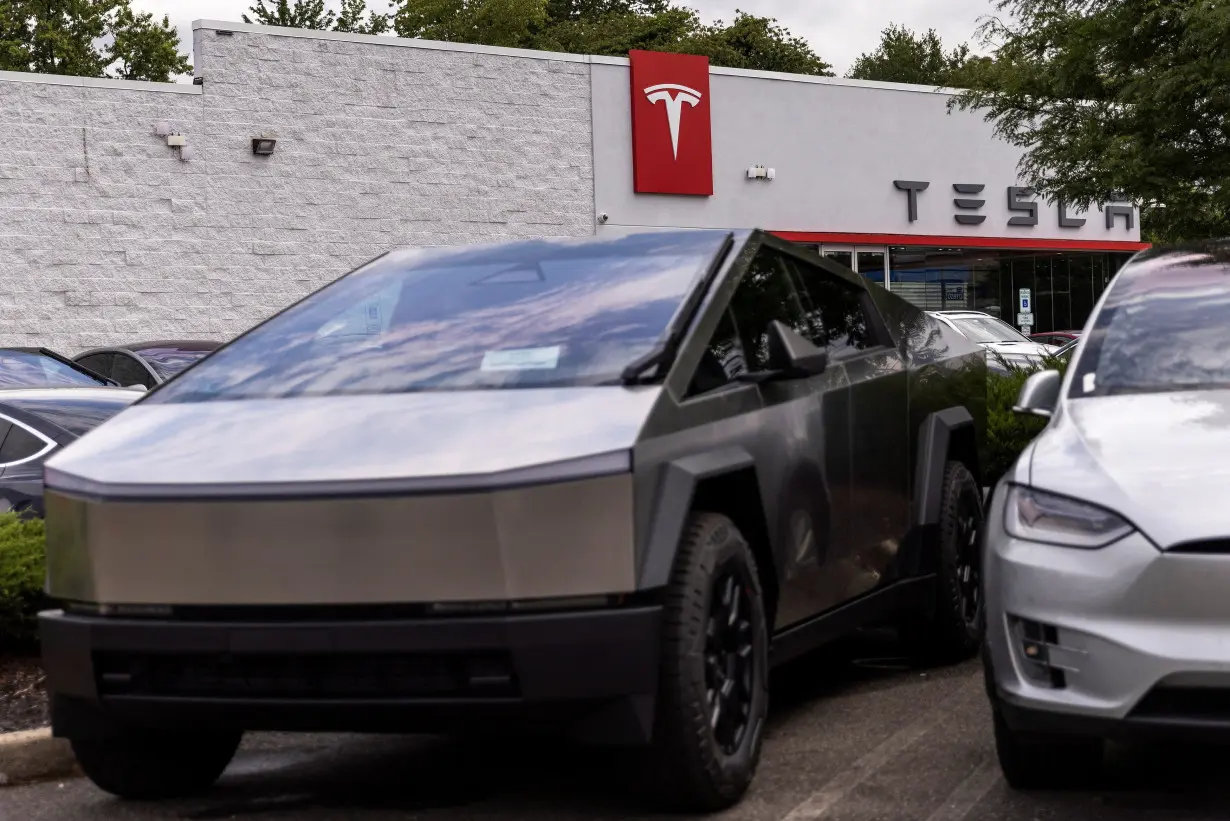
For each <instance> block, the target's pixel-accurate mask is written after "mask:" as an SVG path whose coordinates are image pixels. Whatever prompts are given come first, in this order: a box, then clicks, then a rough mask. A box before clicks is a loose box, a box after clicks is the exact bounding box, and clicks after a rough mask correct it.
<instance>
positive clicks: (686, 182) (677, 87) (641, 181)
mask: <svg viewBox="0 0 1230 821" xmlns="http://www.w3.org/2000/svg"><path fill="white" fill-rule="evenodd" d="M628 58H629V61H630V71H629V74H630V75H631V77H632V168H633V172H632V173H633V190H635V191H636V193H638V194H685V195H692V196H700V197H709V196H712V195H713V132H712V125H711V122H712V121H711V119H710V116H709V58H708V57H697V56H693V55H690V54H664V53H661V52H656V51H630V52H628Z"/></svg>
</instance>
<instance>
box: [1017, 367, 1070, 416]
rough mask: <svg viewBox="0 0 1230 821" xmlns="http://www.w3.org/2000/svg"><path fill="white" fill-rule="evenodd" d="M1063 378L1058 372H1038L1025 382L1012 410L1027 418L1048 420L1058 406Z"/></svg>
mask: <svg viewBox="0 0 1230 821" xmlns="http://www.w3.org/2000/svg"><path fill="white" fill-rule="evenodd" d="M1062 382H1063V377H1062V376H1061V375H1060V373H1059V371H1038V372H1037V373H1035V374H1032V375H1031V376H1030V377H1029V378H1028V379H1026V380H1025V384H1024V385H1022V386H1021V392H1020V394H1018V395H1017V398H1016V404H1015V405H1013V406H1012V410H1013V411H1014V412H1016V413H1020V414H1024V415H1027V416H1041V417H1042V418H1043V419H1050V418H1051V415H1052V414H1054V413H1055V408H1056V407H1058V406H1059V386H1060V384H1061V383H1062Z"/></svg>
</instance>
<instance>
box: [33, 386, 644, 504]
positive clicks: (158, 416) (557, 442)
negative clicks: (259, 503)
mask: <svg viewBox="0 0 1230 821" xmlns="http://www.w3.org/2000/svg"><path fill="white" fill-rule="evenodd" d="M660 392H661V388H660V387H646V388H635V389H632V388H623V387H602V388H558V389H519V390H485V391H450V392H439V393H410V394H393V395H372V396H335V397H309V398H294V399H268V400H246V401H235V402H201V403H192V404H169V405H161V404H152V403H139V404H137V405H134V406H133V407H130V408H128V409H127V410H126V411H125V412H124V413H122V414H120V415H118V416H116V417H115V418H113V419H111V420H109V421H108V422H106V423H104V424H103V425H101V426H99V427H98V428H96V429H95V430H93V431H91V432H90V433H88V434H86V435H85V436H83V437H82V438H81V439H79V440H77V441H76V442H74V443H73V444H71V445H69V446H68V447H66V448H65V449H64V450H63V451H61V452H60V453H58V454H56V455H55V456H53V457H52V458H51V459H50V460H48V462H47V465H46V483H47V485H48V487H50V488H52V489H59V490H64V491H68V492H76V493H84V494H90V495H100V496H137V497H151V496H155V497H157V496H171V497H183V496H233V495H244V494H252V493H259V494H262V495H263V494H270V495H295V494H301V493H321V494H328V493H331V492H359V493H363V492H380V491H393V490H396V491H406V492H409V491H414V490H445V489H463V488H466V487H474V486H475V485H476V484H484V483H487V482H497V483H501V484H502V483H508V482H530V481H547V480H553V479H563V478H569V477H570V476H579V475H591V474H594V473H610V472H616V471H617V470H627V469H629V458H630V457H629V454H628V451H629V449H630V448H631V447H632V446H633V445H634V444H635V443H636V439H637V436H638V435H639V433H640V430H641V428H642V426H643V424H644V422H645V419H646V418H647V417H648V415H649V412H650V410H651V409H652V407H653V405H654V402H655V401H656V400H657V397H658V395H659V394H660ZM590 457H595V458H590ZM595 459H596V461H595Z"/></svg>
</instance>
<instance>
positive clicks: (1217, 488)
mask: <svg viewBox="0 0 1230 821" xmlns="http://www.w3.org/2000/svg"><path fill="white" fill-rule="evenodd" d="M1227 436H1230V391H1185V392H1176V393H1164V394H1139V395H1133V396H1106V397H1093V398H1089V399H1074V400H1064V402H1063V405H1062V409H1061V412H1060V414H1059V415H1057V416H1056V417H1055V419H1054V421H1053V422H1052V424H1051V425H1050V426H1048V427H1047V429H1046V431H1045V432H1044V433H1043V434H1042V435H1041V436H1040V437H1038V439H1037V440H1036V442H1035V447H1034V449H1033V454H1032V461H1031V464H1030V474H1029V475H1030V483H1031V484H1032V485H1034V486H1035V487H1037V488H1039V489H1041V490H1051V491H1054V492H1056V493H1063V494H1066V495H1069V496H1073V497H1075V498H1078V499H1085V500H1088V501H1090V502H1093V503H1096V504H1099V505H1102V506H1104V507H1107V508H1110V509H1111V510H1114V511H1115V512H1117V513H1119V514H1120V515H1122V516H1124V517H1125V518H1127V519H1128V520H1129V521H1131V522H1132V523H1133V524H1135V525H1136V526H1137V527H1138V528H1140V529H1141V530H1142V531H1143V532H1144V533H1145V535H1147V536H1148V537H1149V538H1151V539H1152V540H1153V541H1154V542H1155V543H1156V544H1158V545H1159V546H1160V547H1162V548H1163V549H1165V548H1166V547H1169V546H1171V545H1175V544H1178V543H1180V542H1187V541H1193V540H1202V539H1216V538H1227V539H1230V512H1227V511H1226V509H1225V508H1223V507H1222V505H1223V504H1225V501H1224V498H1223V497H1224V495H1225V493H1224V488H1225V487H1226V484H1227V482H1230V460H1227V459H1226V455H1225V448H1224V447H1223V444H1224V443H1225V441H1226V439H1227Z"/></svg>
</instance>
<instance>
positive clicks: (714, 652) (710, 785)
mask: <svg viewBox="0 0 1230 821" xmlns="http://www.w3.org/2000/svg"><path fill="white" fill-rule="evenodd" d="M768 651H769V632H768V625H767V623H766V618H765V610H764V598H763V593H762V591H761V587H760V581H759V577H758V576H757V574H756V560H755V558H754V557H753V556H752V551H751V548H749V547H748V544H747V542H746V540H744V538H743V536H742V534H740V533H739V530H738V528H736V527H735V525H734V524H733V523H732V522H731V521H730V519H728V518H726V517H725V516H721V515H719V514H716V513H694V514H692V517H691V518H690V520H689V521H688V525H687V528H686V529H685V531H684V535H683V538H682V540H681V541H680V545H679V552H678V555H677V556H676V559H675V567H674V570H673V572H672V575H671V581H670V586H669V588H668V590H667V597H666V608H665V618H664V624H663V635H662V667H661V682H660V685H659V692H658V703H657V710H656V720H655V725H654V742H653V748H652V752H651V763H652V766H653V776H654V780H655V783H656V786H657V789H658V792H659V794H660V795H661V796H662V797H663V798H665V799H666V800H667V801H668V802H669V803H670V804H671V805H672V806H673V807H675V808H676V809H680V810H684V811H690V812H713V811H716V810H721V809H725V808H727V807H730V806H732V805H733V804H735V803H737V802H738V801H739V799H740V798H742V797H743V794H744V792H746V791H747V788H748V785H750V784H751V782H752V778H753V776H754V775H755V773H756V766H757V764H758V763H759V761H760V745H761V737H762V734H763V728H764V720H765V715H766V713H767V712H768V702H769V694H768V686H767V685H768V665H769V652H768Z"/></svg>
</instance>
